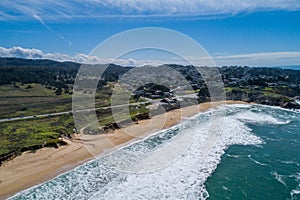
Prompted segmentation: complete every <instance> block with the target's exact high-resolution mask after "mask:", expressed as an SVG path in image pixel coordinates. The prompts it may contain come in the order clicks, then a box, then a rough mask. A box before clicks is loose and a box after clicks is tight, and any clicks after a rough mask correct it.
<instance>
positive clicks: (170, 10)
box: [0, 0, 300, 66]
mask: <svg viewBox="0 0 300 200" xmlns="http://www.w3.org/2000/svg"><path fill="white" fill-rule="evenodd" d="M299 19H300V0H127V1H124V0H123V1H122V0H114V1H112V0H80V1H79V0H60V1H54V0H52V1H51V0H48V1H46V0H40V1H36V0H27V1H22V0H15V1H10V0H1V2H0V30H1V31H0V38H1V39H0V56H1V57H21V58H33V59H38V58H46V59H53V60H59V61H64V60H71V61H76V62H109V61H110V60H109V59H108V58H101V55H98V57H95V56H91V55H89V54H90V52H91V51H92V50H93V49H94V48H95V47H96V46H97V45H98V44H99V43H101V42H103V41H104V40H106V39H107V38H109V37H111V36H113V35H115V34H118V33H120V32H123V31H127V30H130V29H134V28H143V27H161V28H167V29H172V30H175V31H178V32H180V33H183V34H185V35H187V36H189V37H191V38H192V39H194V40H195V41H196V42H198V43H199V44H200V45H201V46H202V47H203V48H204V49H205V50H206V51H207V52H208V54H209V55H210V56H211V57H212V59H213V60H214V62H215V63H216V65H249V66H283V65H284V66H288V65H300V20H299ZM151 53H152V56H149V54H151ZM145 54H147V56H145ZM130 56H131V57H130ZM130 56H128V55H127V56H125V57H124V58H119V59H118V60H117V61H116V62H119V64H123V65H132V64H133V65H135V64H136V65H143V64H145V63H149V60H156V61H157V63H159V60H161V58H164V59H162V60H161V62H164V63H173V62H176V61H175V60H172V59H171V57H167V56H165V54H161V56H158V54H157V53H153V52H151V51H145V53H144V54H141V53H138V54H131V55H130ZM168 58H170V59H168ZM150 63H151V62H150ZM153 63H155V62H153Z"/></svg>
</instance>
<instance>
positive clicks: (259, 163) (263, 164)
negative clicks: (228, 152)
mask: <svg viewBox="0 0 300 200" xmlns="http://www.w3.org/2000/svg"><path fill="white" fill-rule="evenodd" d="M248 158H249V159H250V160H252V161H253V162H254V163H256V164H258V165H262V166H267V164H265V163H261V162H258V161H257V160H255V159H253V158H252V157H251V155H248Z"/></svg>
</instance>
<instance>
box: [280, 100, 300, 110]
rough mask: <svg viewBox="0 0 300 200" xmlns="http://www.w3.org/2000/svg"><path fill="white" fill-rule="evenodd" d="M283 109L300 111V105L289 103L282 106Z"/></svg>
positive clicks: (293, 102)
mask: <svg viewBox="0 0 300 200" xmlns="http://www.w3.org/2000/svg"><path fill="white" fill-rule="evenodd" d="M280 106H281V107H282V108H289V109H300V105H299V104H298V103H296V102H295V101H289V102H286V103H283V104H281V105H280Z"/></svg>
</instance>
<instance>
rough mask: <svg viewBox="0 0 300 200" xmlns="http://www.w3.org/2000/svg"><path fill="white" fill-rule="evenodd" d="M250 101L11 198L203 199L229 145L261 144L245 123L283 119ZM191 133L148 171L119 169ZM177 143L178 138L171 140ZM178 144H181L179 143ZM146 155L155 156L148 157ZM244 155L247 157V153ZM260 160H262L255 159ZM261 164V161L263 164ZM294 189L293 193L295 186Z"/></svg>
mask: <svg viewBox="0 0 300 200" xmlns="http://www.w3.org/2000/svg"><path fill="white" fill-rule="evenodd" d="M253 107H254V108H255V107H256V106H255V105H254V106H253V105H246V106H245V105H232V106H221V107H219V108H217V109H215V110H211V111H208V112H205V113H201V114H198V115H197V116H195V117H193V118H191V119H189V120H187V121H185V122H184V123H181V124H180V125H178V126H176V127H173V128H170V129H168V130H164V131H160V132H158V133H156V134H153V135H151V136H149V137H147V138H145V139H143V140H141V141H138V142H134V143H132V144H130V145H128V146H125V147H123V148H120V149H119V150H116V151H114V152H112V153H110V154H108V155H105V156H103V157H101V158H98V159H95V160H93V161H90V162H88V163H85V164H84V165H82V166H79V167H77V168H75V169H74V170H71V171H69V172H67V173H64V174H62V175H60V176H58V177H56V178H54V179H52V180H50V181H48V182H45V183H43V184H41V185H38V186H35V187H33V188H30V189H28V190H25V191H22V192H20V193H18V194H16V195H15V196H13V197H12V198H11V199H47V200H51V199H115V200H118V199H207V198H208V197H209V194H208V192H207V190H206V188H205V182H206V180H207V178H208V177H209V176H211V175H212V173H213V172H214V171H215V169H216V168H217V166H218V164H219V163H220V162H221V157H222V155H223V154H224V153H225V150H226V149H227V148H228V147H229V146H231V145H262V144H264V141H263V140H262V139H261V138H260V137H258V136H256V135H255V134H254V133H253V132H252V129H251V128H250V127H249V126H248V124H249V123H254V124H274V125H280V124H284V123H288V122H287V121H283V120H282V119H277V118H274V117H273V116H271V115H268V114H262V113H260V112H257V108H255V109H254V110H250V111H249V109H250V108H253ZM220 110H223V111H225V112H226V115H225V116H220V117H215V118H212V119H210V115H211V113H213V112H219V111H220ZM212 120H214V123H222V131H221V133H220V135H219V136H218V138H217V140H216V142H215V144H214V145H213V146H212V148H211V149H210V150H209V151H208V152H207V153H206V154H205V155H204V154H203V151H204V150H203V148H202V147H203V146H205V145H206V144H205V143H206V142H207V138H209V137H211V132H212V131H214V130H213V127H212V126H211V123H212V122H211V121H212ZM191 133H193V139H192V141H191V143H190V145H189V146H188V148H186V149H181V151H182V152H181V154H180V155H179V156H178V158H177V159H176V160H175V161H174V162H172V163H171V164H170V165H168V166H165V167H163V168H161V169H159V170H155V171H150V172H148V173H146V172H145V173H134V172H128V171H126V170H120V169H119V168H118V167H119V166H121V165H122V167H124V169H130V168H138V167H141V168H142V167H145V165H148V164H149V165H150V164H154V165H155V164H159V163H163V162H164V161H165V160H167V159H168V157H166V156H165V157H163V156H158V157H156V155H161V154H159V152H160V151H163V149H164V148H166V146H168V145H172V144H173V143H176V142H178V141H180V140H182V139H184V138H185V136H187V135H190V134H191ZM176 144H177V143H176ZM178 148H180V146H179V147H178ZM149 158H156V160H155V159H150V161H151V162H149ZM249 159H251V160H252V159H253V158H251V156H249ZM260 164H262V163H260ZM262 165H264V164H262ZM294 193H297V191H296V190H295V191H294Z"/></svg>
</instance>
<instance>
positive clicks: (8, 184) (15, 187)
mask: <svg viewBox="0 0 300 200" xmlns="http://www.w3.org/2000/svg"><path fill="white" fill-rule="evenodd" d="M225 104H249V103H247V102H243V101H221V102H208V103H201V104H198V105H193V106H189V107H184V108H180V109H176V110H172V111H169V112H167V113H165V114H161V115H157V116H154V117H152V118H151V119H146V120H141V121H138V123H137V124H134V125H130V126H128V127H124V128H121V129H116V130H114V131H111V132H109V133H106V134H100V135H82V134H76V135H75V138H73V139H71V140H64V141H66V142H67V143H68V144H67V145H65V146H61V147H59V148H57V149H54V148H42V149H39V150H37V151H36V152H35V153H30V152H24V153H22V154H21V155H20V156H17V157H16V158H14V159H12V160H10V161H7V162H5V163H3V165H2V166H1V167H0V199H5V198H8V197H10V196H13V195H14V194H16V193H17V192H20V191H22V190H25V189H28V188H30V187H32V186H35V185H38V184H41V183H43V182H45V181H48V180H50V179H53V178H55V177H56V176H58V175H60V174H62V173H64V172H67V171H70V170H72V169H74V168H75V167H77V166H79V165H82V164H83V163H85V162H87V161H90V160H92V159H94V156H96V155H98V156H103V155H104V154H106V153H109V152H111V151H113V150H115V149H116V148H120V147H121V146H123V145H126V144H129V143H131V142H134V141H136V140H139V139H141V138H144V137H146V136H147V135H149V134H151V133H155V132H157V131H160V130H162V129H167V128H170V127H172V126H174V125H177V124H179V123H180V122H182V121H184V120H186V119H188V118H190V117H192V116H194V115H196V114H198V113H200V112H205V111H207V110H209V109H210V108H215V107H217V106H219V105H225Z"/></svg>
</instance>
